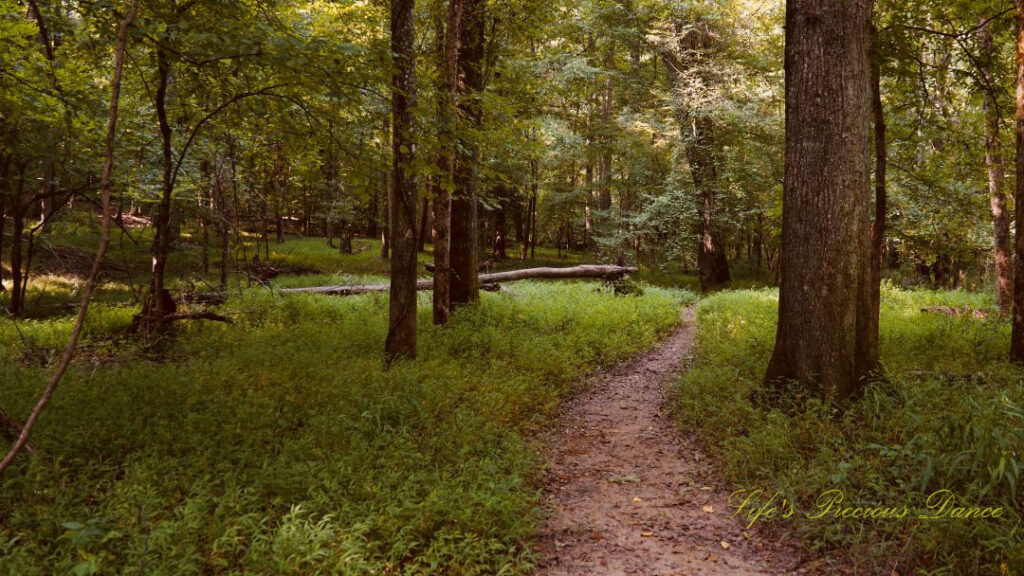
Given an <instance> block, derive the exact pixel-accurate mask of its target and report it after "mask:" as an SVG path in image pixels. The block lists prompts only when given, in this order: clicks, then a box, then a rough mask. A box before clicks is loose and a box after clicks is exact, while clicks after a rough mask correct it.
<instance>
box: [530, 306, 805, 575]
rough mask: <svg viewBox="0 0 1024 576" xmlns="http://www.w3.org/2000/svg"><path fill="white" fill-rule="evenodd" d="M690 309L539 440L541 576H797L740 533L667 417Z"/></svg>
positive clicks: (791, 564) (788, 555) (788, 563)
mask: <svg viewBox="0 0 1024 576" xmlns="http://www.w3.org/2000/svg"><path fill="white" fill-rule="evenodd" d="M694 332H695V328H694V326H693V311H692V309H686V310H685V311H684V312H683V323H682V324H681V326H680V327H679V328H678V329H677V330H676V331H675V332H674V333H673V334H672V335H671V336H669V337H668V338H667V339H666V340H664V341H663V342H662V343H661V344H660V345H659V346H658V347H657V348H656V349H654V350H652V351H650V352H648V353H647V354H645V355H643V356H642V357H640V358H638V359H636V360H634V361H632V362H628V363H626V364H623V365H620V366H618V367H616V368H613V369H612V370H610V371H608V372H605V373H602V374H599V375H597V376H596V377H595V378H594V379H593V381H591V382H590V383H589V386H588V387H587V389H586V392H584V393H583V394H582V395H580V396H578V397H576V398H573V399H571V400H568V401H566V402H565V403H563V405H562V410H563V416H562V418H561V419H560V421H559V423H558V425H557V428H556V429H555V430H554V431H552V432H551V433H550V436H549V437H548V438H546V440H547V446H549V449H548V450H549V452H548V454H549V462H550V467H549V469H548V470H547V472H546V475H547V477H546V488H545V491H546V498H545V499H546V507H547V512H548V514H549V518H548V520H547V522H546V523H545V525H544V527H543V529H542V531H541V536H540V544H539V552H540V553H541V555H542V557H543V559H542V561H541V564H540V567H539V569H538V570H537V574H538V575H545V576H548V575H549V576H555V575H573V576H576V575H591V574H593V575H597V574H639V575H702V574H708V575H717V574H722V575H725V574H728V575H753V574H757V575H765V574H773V575H774V574H793V573H798V572H799V571H798V570H796V568H795V566H796V565H797V560H796V557H797V555H796V553H795V552H794V551H793V549H792V548H791V547H790V546H784V545H780V544H773V543H769V542H765V541H762V540H761V538H760V537H759V536H758V535H757V534H756V533H755V532H754V531H746V532H745V531H744V528H743V526H742V525H741V524H740V522H739V521H738V520H737V519H734V518H730V517H729V515H730V514H731V513H732V512H733V510H732V509H730V508H729V507H728V504H727V500H728V495H729V490H728V489H726V488H724V487H722V486H721V485H720V484H719V483H716V480H715V478H714V475H713V474H712V471H711V469H710V464H709V463H708V462H707V461H706V459H705V457H704V456H703V455H702V454H701V452H700V450H699V449H698V448H696V447H695V445H694V444H693V442H691V441H688V440H686V439H685V438H684V437H683V435H682V434H681V433H680V431H679V429H678V428H677V427H676V425H675V424H674V423H673V421H672V419H671V417H670V416H669V413H668V409H667V407H666V406H665V390H666V388H667V387H668V385H669V384H670V383H671V382H672V381H673V380H674V379H675V378H676V377H677V376H678V375H679V374H680V372H681V371H682V368H683V363H684V361H685V359H686V357H687V356H688V355H689V354H690V352H691V348H692V347H693V339H694Z"/></svg>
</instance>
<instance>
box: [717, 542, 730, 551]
mask: <svg viewBox="0 0 1024 576" xmlns="http://www.w3.org/2000/svg"><path fill="white" fill-rule="evenodd" d="M719 544H721V545H722V550H728V549H729V548H731V546H729V543H728V542H726V541H725V540H722V541H721V542H719Z"/></svg>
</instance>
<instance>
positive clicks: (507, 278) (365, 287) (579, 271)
mask: <svg viewBox="0 0 1024 576" xmlns="http://www.w3.org/2000/svg"><path fill="white" fill-rule="evenodd" d="M636 271H637V269H636V268H634V267H632V266H605V265H593V264H589V265H583V266H572V267H569V268H524V269H522V270H509V271H507V272H495V273H493V274H480V275H479V276H478V277H477V278H478V279H479V280H480V284H481V286H483V285H486V284H498V283H501V282H515V281H517V280H541V279H546V280H565V279H575V278H600V279H603V280H618V279H619V278H622V277H623V276H625V275H626V274H632V273H634V272H636ZM389 286H390V285H389V284H362V285H348V286H311V287H308V288H284V289H282V290H280V292H281V293H282V294H326V295H330V296H354V295H356V294H366V293H369V292H387V291H388V288H389ZM433 288H434V281H433V280H420V281H419V282H417V283H416V290H432V289H433Z"/></svg>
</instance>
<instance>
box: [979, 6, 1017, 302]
mask: <svg viewBox="0 0 1024 576" xmlns="http://www.w3.org/2000/svg"><path fill="white" fill-rule="evenodd" d="M978 35H979V37H980V40H981V54H980V59H981V63H982V66H983V69H982V78H983V79H984V85H983V86H982V87H981V88H982V92H983V95H982V102H983V108H984V111H985V165H986V167H987V168H988V192H989V206H990V207H991V210H992V227H993V232H994V234H993V237H992V253H993V255H994V257H995V265H996V304H997V305H998V306H999V310H1001V311H1003V312H1009V311H1010V306H1011V305H1012V301H1013V280H1012V278H1013V262H1012V257H1011V254H1010V219H1009V215H1008V214H1007V213H1006V193H1005V191H1004V188H1003V182H1004V181H1005V171H1004V169H1003V154H1002V152H1001V151H1000V149H999V117H1000V114H999V102H998V101H997V100H996V90H997V87H996V85H995V84H994V81H995V80H994V74H993V73H992V68H993V66H994V64H995V63H994V61H993V60H994V59H995V50H994V47H993V45H992V30H991V29H990V28H989V24H988V23H986V22H985V21H984V20H983V21H982V26H981V28H980V29H979V30H978Z"/></svg>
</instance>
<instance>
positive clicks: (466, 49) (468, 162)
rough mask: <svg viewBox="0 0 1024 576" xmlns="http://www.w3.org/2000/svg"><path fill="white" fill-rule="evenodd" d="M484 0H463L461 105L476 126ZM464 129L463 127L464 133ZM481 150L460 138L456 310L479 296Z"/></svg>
mask: <svg viewBox="0 0 1024 576" xmlns="http://www.w3.org/2000/svg"><path fill="white" fill-rule="evenodd" d="M484 8H485V2H484V0H463V2H462V25H461V27H460V30H459V56H458V66H457V68H458V77H459V79H460V81H461V84H460V86H459V109H460V111H461V115H462V117H463V118H465V119H466V121H467V122H468V123H469V124H470V126H472V127H479V126H480V121H481V115H482V110H481V107H480V96H481V94H482V93H483V88H484V75H483V66H484V24H485V20H484ZM462 132H463V133H464V132H465V131H462ZM478 163H479V150H478V149H477V145H476V143H474V142H473V140H472V137H470V138H464V139H462V142H461V144H460V145H459V146H458V147H457V149H456V153H455V168H454V179H455V190H454V192H453V194H452V202H451V215H450V221H451V254H450V256H451V259H450V265H451V268H450V269H451V305H452V309H454V308H457V307H459V306H462V305H466V304H469V303H472V302H476V301H477V300H478V299H479V298H480V285H479V283H478V282H477V278H476V268H477V260H478V259H479V255H478V252H479V243H480V239H479V235H478V234H477V228H478V226H477V190H478V188H479V186H480V176H479V167H478V166H477V164H478Z"/></svg>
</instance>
